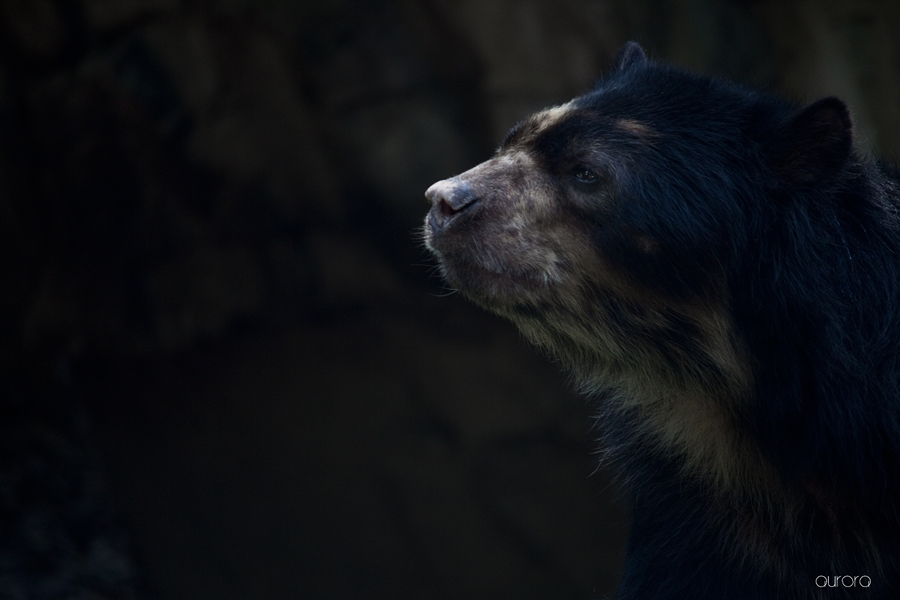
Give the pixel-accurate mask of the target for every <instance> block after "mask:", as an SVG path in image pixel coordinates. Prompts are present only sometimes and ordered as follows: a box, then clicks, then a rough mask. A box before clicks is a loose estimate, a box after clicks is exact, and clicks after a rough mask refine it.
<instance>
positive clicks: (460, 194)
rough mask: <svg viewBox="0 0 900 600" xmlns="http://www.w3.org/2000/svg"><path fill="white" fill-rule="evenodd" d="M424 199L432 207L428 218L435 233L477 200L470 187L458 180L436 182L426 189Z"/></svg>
mask: <svg viewBox="0 0 900 600" xmlns="http://www.w3.org/2000/svg"><path fill="white" fill-rule="evenodd" d="M425 197H426V198H427V199H428V201H429V202H431V205H432V206H431V212H430V213H429V216H428V218H429V221H430V223H431V226H432V228H433V229H434V230H435V231H437V230H438V229H440V228H442V227H446V226H447V225H448V224H449V223H450V221H452V220H453V219H454V218H455V217H456V216H457V215H458V214H459V213H461V212H463V211H464V210H466V209H467V208H469V207H470V206H472V205H473V204H475V202H476V201H477V200H478V198H477V197H476V196H475V190H474V188H473V187H472V185H471V184H470V183H469V182H468V181H462V180H459V179H445V180H444V181H438V182H437V183H435V184H434V185H432V186H431V187H430V188H428V190H427V191H426V192H425Z"/></svg>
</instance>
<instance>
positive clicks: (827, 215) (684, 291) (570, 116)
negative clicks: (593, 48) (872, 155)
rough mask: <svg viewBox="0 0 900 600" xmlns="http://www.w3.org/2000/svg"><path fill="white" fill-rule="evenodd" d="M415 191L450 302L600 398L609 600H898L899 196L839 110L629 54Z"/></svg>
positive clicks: (629, 50)
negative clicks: (521, 337) (612, 503)
mask: <svg viewBox="0 0 900 600" xmlns="http://www.w3.org/2000/svg"><path fill="white" fill-rule="evenodd" d="M592 175H593V176H595V177H593V178H592ZM427 195H428V197H429V199H430V200H431V201H432V203H433V208H432V210H431V212H430V213H429V218H428V220H427V221H426V227H425V237H426V243H427V244H428V246H429V248H430V249H431V250H432V251H433V252H434V253H435V254H436V256H437V257H438V258H439V260H440V262H441V266H442V269H443V272H444V274H445V276H446V278H447V279H448V281H449V282H450V283H451V284H452V285H455V286H457V287H458V288H459V289H460V290H461V291H462V292H463V293H465V294H466V295H467V296H469V297H470V298H471V299H473V300H474V301H475V302H477V303H479V304H481V305H482V306H485V307H486V308H488V309H490V310H492V311H495V312H497V313H498V314H501V315H503V316H505V317H507V318H509V319H511V320H512V321H513V322H515V323H516V324H517V325H518V326H519V327H520V328H521V329H522V331H523V332H524V333H525V334H526V336H528V338H529V339H531V340H532V341H533V342H534V343H536V344H538V345H540V346H542V347H544V348H546V349H547V350H548V351H550V352H551V353H553V354H554V355H556V356H559V357H560V358H561V359H562V360H563V361H564V362H565V363H566V364H568V365H569V366H570V367H571V368H572V370H573V372H574V373H575V375H576V377H577V378H578V380H579V382H580V383H581V385H582V387H583V388H584V390H585V391H586V392H588V393H591V394H595V395H596V396H597V397H598V398H601V399H602V406H603V409H602V410H603V428H604V431H605V432H606V439H605V440H604V443H605V444H606V445H607V447H608V448H609V450H610V454H611V455H612V456H613V457H614V458H615V459H616V460H617V461H618V462H619V464H620V465H621V467H622V469H623V472H624V473H625V476H626V480H627V482H628V486H629V494H630V498H631V503H632V509H633V527H632V532H631V538H630V541H629V546H628V551H627V563H626V569H625V573H624V577H623V581H622V586H621V589H620V592H619V596H620V598H628V599H631V598H634V599H638V598H640V599H642V600H647V599H663V598H672V599H687V598H710V599H713V598H714V599H716V600H722V599H738V598H754V599H765V600H770V599H773V598H833V597H845V596H846V597H858V598H884V599H887V598H895V597H900V595H895V594H900V515H898V499H900V496H898V494H900V389H898V385H900V359H898V356H900V352H898V350H900V217H898V215H900V201H898V195H900V192H898V179H897V176H896V175H895V173H894V172H893V171H892V170H891V169H889V168H888V167H886V166H885V165H882V164H878V163H873V162H871V161H867V160H865V159H864V158H863V157H862V156H861V155H859V154H858V153H857V152H856V151H855V150H854V148H853V137H852V125H851V122H850V118H849V115H848V113H847V109H846V107H845V106H844V105H843V103H841V102H840V101H839V100H837V99H834V98H826V99H824V100H820V101H819V102H816V103H813V104H811V105H809V106H807V107H805V108H801V107H797V106H795V105H793V104H791V103H789V102H786V101H784V100H782V99H780V98H777V97H774V96H772V95H769V94H765V93H762V92H757V91H752V90H748V89H744V88H741V87H739V86H736V85H734V84H731V83H728V82H723V81H715V80H711V79H708V78H705V77H700V76H696V75H692V74H689V73H686V72H684V71H681V70H678V69H675V68H671V67H668V66H663V65H659V64H655V63H652V62H649V61H647V60H646V58H645V57H644V54H643V51H642V50H641V49H640V47H639V46H637V45H636V44H628V45H626V47H625V48H624V49H623V50H622V52H621V53H620V56H619V58H618V60H617V63H616V67H615V69H614V71H613V72H612V73H611V74H610V75H609V76H608V77H606V78H605V79H604V80H602V81H601V82H600V83H598V85H597V87H596V88H595V90H593V91H592V92H590V93H588V94H587V95H585V96H582V97H580V98H577V99H575V100H573V101H572V102H571V103H568V104H567V105H563V106H562V107H557V108H555V109H549V110H548V111H544V112H542V113H538V114H537V115H535V116H533V117H530V118H528V119H526V120H525V121H523V122H522V123H520V124H519V125H517V126H516V127H515V128H513V130H511V131H510V133H509V135H508V136H507V138H506V140H505V141H504V142H503V145H502V146H501V148H500V149H499V150H498V152H497V155H496V156H495V157H494V158H493V159H491V160H490V161H488V162H486V163H484V164H482V165H479V166H478V167H476V168H474V169H472V170H471V171H468V172H466V173H463V174H462V175H459V176H457V177H454V178H452V179H449V180H446V181H444V182H439V183H438V184H435V186H432V188H431V189H429V191H428V192H427ZM819 575H824V576H834V575H839V576H840V575H850V576H854V575H856V576H862V575H866V576H868V577H869V578H870V579H871V586H870V587H868V588H867V589H861V588H859V587H857V588H852V589H847V588H840V587H839V588H819V587H817V586H816V577H817V576H819ZM845 581H849V580H845Z"/></svg>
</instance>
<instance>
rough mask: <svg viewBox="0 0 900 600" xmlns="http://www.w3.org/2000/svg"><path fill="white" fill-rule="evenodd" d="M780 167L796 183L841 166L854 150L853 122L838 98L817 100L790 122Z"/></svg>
mask: <svg viewBox="0 0 900 600" xmlns="http://www.w3.org/2000/svg"><path fill="white" fill-rule="evenodd" d="M779 146H781V148H780V152H778V154H777V156H776V161H775V162H776V168H777V169H778V171H780V172H781V174H782V176H784V178H785V179H787V180H788V181H790V182H792V183H797V184H807V185H812V184H815V183H817V182H819V181H820V180H821V179H822V178H825V177H827V176H828V175H830V174H832V173H834V172H835V171H836V170H838V169H840V168H841V167H842V166H843V165H844V163H845V162H846V161H847V159H849V158H850V154H851V152H852V151H853V122H852V121H851V120H850V112H849V111H848V110H847V105H846V104H844V103H843V102H841V101H840V100H838V99H837V98H833V97H830V98H823V99H821V100H818V101H816V102H813V103H812V104H810V105H809V106H807V107H806V108H804V109H803V110H801V111H800V113H799V114H797V115H796V116H795V117H794V118H793V119H791V121H789V122H788V124H787V127H786V130H784V131H783V134H782V136H781V144H779Z"/></svg>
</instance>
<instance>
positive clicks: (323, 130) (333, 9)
mask: <svg viewBox="0 0 900 600" xmlns="http://www.w3.org/2000/svg"><path fill="white" fill-rule="evenodd" d="M628 39H637V40H639V41H640V42H641V43H643V44H644V46H645V48H646V49H647V50H648V52H649V53H650V54H651V56H652V57H654V58H658V59H663V60H667V61H673V62H676V63H678V64H681V65H683V66H687V67H690V68H692V69H695V70H698V71H702V72H705V73H709V74H714V75H720V76H726V77H730V78H734V79H738V80H740V81H744V82H747V83H751V84H753V85H757V86H763V87H768V88H773V89H778V90H781V91H783V92H784V93H787V94H788V95H790V96H792V97H793V98H795V99H797V100H798V101H807V100H811V99H814V98H816V97H819V96H821V95H826V94H836V95H839V96H841V97H842V98H844V99H845V100H846V101H847V102H848V103H849V104H850V106H851V108H852V111H853V116H854V119H855V122H856V125H857V129H858V132H859V139H858V143H859V146H860V148H862V149H863V150H865V151H867V152H873V151H874V152H878V153H880V154H881V155H883V156H886V157H892V156H895V155H898V154H900V83H898V82H900V77H898V75H900V6H898V4H897V3H896V2H889V1H887V0H868V1H861V0H823V1H821V2H813V1H812V0H809V1H804V2H801V1H794V2H787V1H784V0H765V1H763V0H760V1H756V2H753V1H745V2H738V1H730V2H729V1H724V0H723V1H714V0H637V1H630V0H546V1H545V0H525V1H513V0H497V1H483V0H460V1H458V2H451V1H449V0H395V1H386V0H383V1H377V0H373V1H368V2H363V1H356V0H310V1H306V2H303V1H291V0H257V1H252V0H208V1H203V0H193V1H192V0H0V599H3V600H6V599H15V600H19V599H26V598H40V599H50V598H53V599H57V598H59V599H63V598H65V599H81V600H105V599H134V598H142V599H143V598H148V599H155V598H158V599H160V600H168V599H192V600H202V599H207V598H208V599H216V600H227V599H256V598H259V599H267V600H278V599H298V598H303V599H305V598H311V599H319V598H322V599H332V598H334V599H343V598H385V599H388V598H390V599H396V600H403V599H466V600H477V599H480V598H485V599H488V598H490V599H497V598H511V599H512V598H515V599H524V600H527V599H531V598H534V599H537V598H540V599H543V600H546V599H553V598H573V599H576V598H577V599H581V598H583V599H588V598H602V597H608V594H610V593H611V591H612V590H613V589H614V587H615V584H616V581H617V578H618V576H619V570H620V565H621V560H622V548H623V544H624V540H625V533H626V530H627V516H626V513H625V511H624V509H623V505H622V502H621V498H620V495H619V491H618V488H617V487H616V483H615V481H614V477H613V476H612V475H610V474H609V473H608V472H607V471H605V470H600V471H596V465H597V463H598V454H597V452H598V448H597V444H596V441H595V440H596V438H597V437H598V436H599V435H600V432H599V431H598V430H592V429H591V428H592V425H593V421H592V418H591V414H592V408H591V406H590V405H589V404H588V402H587V401H586V400H584V399H582V398H578V397H576V396H574V395H573V394H571V393H570V392H568V391H566V390H567V388H566V386H565V383H564V379H563V376H562V375H560V374H559V372H558V371H559V369H558V367H557V366H556V365H553V364H552V363H551V362H550V361H548V360H546V359H545V358H542V357H540V356H538V355H537V354H536V353H535V352H534V351H533V350H531V349H529V348H527V347H526V346H525V344H524V343H523V342H522V341H521V340H520V338H519V336H518V335H517V334H516V332H515V331H514V330H512V328H511V327H510V326H508V325H506V324H505V323H503V322H500V321H499V320H497V319H495V318H493V317H491V316H489V315H487V314H485V313H483V312H481V311H479V310H478V309H475V308H474V307H472V306H470V305H468V304H467V303H466V302H465V301H464V300H462V299H461V298H460V297H458V296H457V295H453V294H449V293H448V292H449V290H446V289H445V288H444V287H443V286H442V285H441V282H440V280H439V278H438V277H437V275H436V272H435V269H434V262H433V261H432V260H431V259H430V258H428V257H427V255H426V253H425V252H424V249H423V247H422V244H421V243H420V241H419V237H418V233H417V228H418V227H419V224H420V222H421V221H422V219H423V217H424V215H425V212H426V210H427V206H426V203H425V201H424V197H423V192H424V190H425V188H426V187H427V186H428V185H429V184H431V183H432V182H434V181H436V180H438V179H442V178H444V177H447V176H450V175H453V174H455V173H458V172H460V171H463V170H465V169H467V168H469V167H471V166H473V165H475V164H476V163H478V162H480V161H482V160H484V159H486V158H487V157H488V156H489V155H490V154H491V152H492V149H493V147H494V146H495V145H496V144H497V143H498V141H499V140H500V139H501V138H502V135H503V133H504V132H505V131H506V130H507V129H508V128H509V127H510V126H511V125H513V124H514V123H515V121H517V120H518V119H520V118H521V117H523V116H524V115H526V114H528V113H529V112H531V111H534V110H536V109H539V108H542V107H545V106H548V105H552V104H556V103H560V102H563V101H566V100H568V99H569V98H570V97H572V96H574V95H577V94H579V93H582V92H584V91H586V90H587V89H589V88H590V86H591V84H592V82H593V81H594V80H595V78H597V77H598V76H599V75H600V74H601V73H602V72H603V71H604V70H605V69H607V68H608V66H609V63H610V60H611V59H612V57H613V56H614V54H615V51H616V50H617V48H618V47H619V46H620V45H621V44H622V43H623V42H625V41H626V40H628ZM595 471H596V472H595Z"/></svg>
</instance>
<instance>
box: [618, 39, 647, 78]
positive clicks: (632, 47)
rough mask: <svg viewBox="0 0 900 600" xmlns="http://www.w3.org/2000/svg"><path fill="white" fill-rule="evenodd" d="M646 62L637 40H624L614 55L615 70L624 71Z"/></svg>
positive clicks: (645, 56) (641, 65)
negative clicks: (623, 43)
mask: <svg viewBox="0 0 900 600" xmlns="http://www.w3.org/2000/svg"><path fill="white" fill-rule="evenodd" d="M646 64H647V55H646V54H644V49H643V48H641V45H640V44H638V43H637V42H626V43H625V45H624V46H622V48H621V49H620V50H619V53H618V54H617V55H616V62H615V65H616V66H615V70H616V71H620V72H622V73H624V72H625V71H629V70H631V69H634V68H635V67H643V66H644V65H646Z"/></svg>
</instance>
